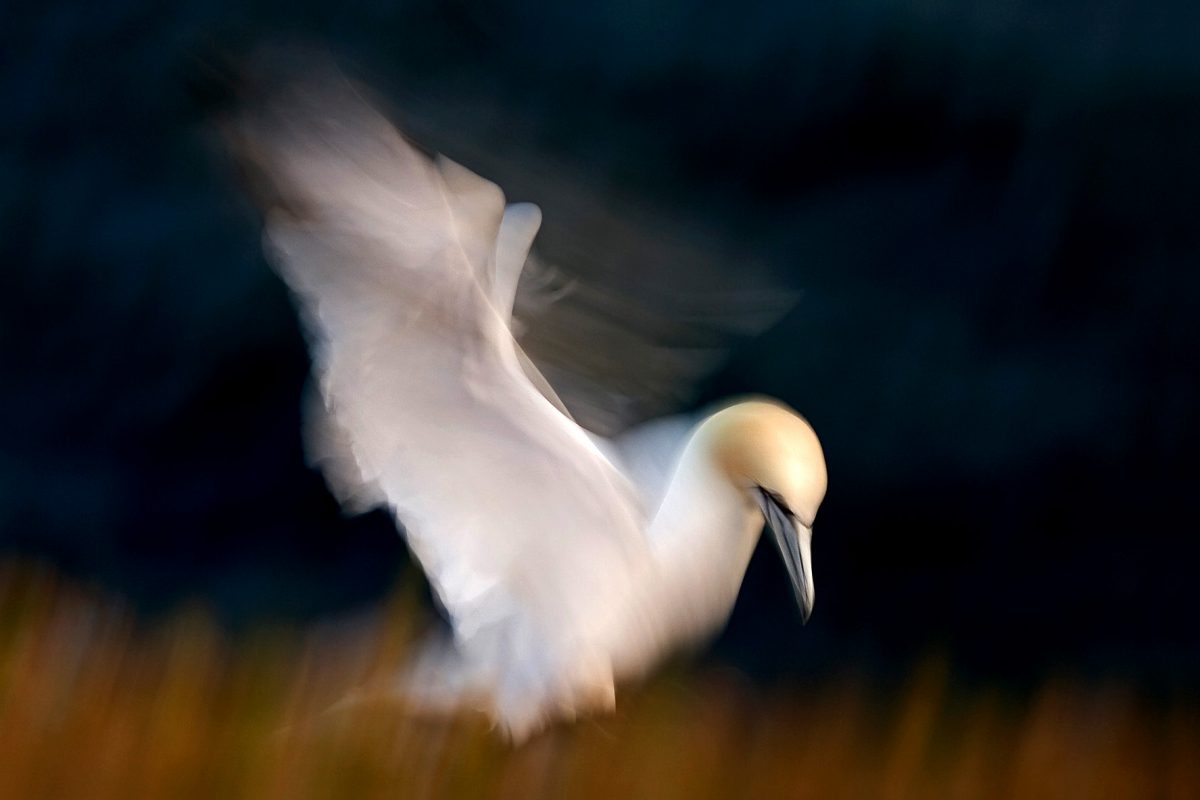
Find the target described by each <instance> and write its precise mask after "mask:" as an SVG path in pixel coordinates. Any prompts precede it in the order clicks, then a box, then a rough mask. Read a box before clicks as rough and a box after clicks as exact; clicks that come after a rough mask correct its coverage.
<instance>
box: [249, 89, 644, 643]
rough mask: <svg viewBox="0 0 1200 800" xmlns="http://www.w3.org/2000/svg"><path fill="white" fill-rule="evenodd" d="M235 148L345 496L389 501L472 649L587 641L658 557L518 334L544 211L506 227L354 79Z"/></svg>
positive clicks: (483, 194)
mask: <svg viewBox="0 0 1200 800" xmlns="http://www.w3.org/2000/svg"><path fill="white" fill-rule="evenodd" d="M231 136H232V139H233V143H234V147H235V149H236V151H237V152H238V153H239V154H240V155H241V156H243V158H244V160H246V161H248V162H249V163H250V165H251V167H252V168H253V169H255V170H256V171H257V172H258V173H259V177H260V178H261V179H264V180H265V181H266V182H267V183H268V184H269V185H270V187H271V189H270V194H269V196H270V197H271V198H272V200H271V201H270V202H269V209H268V212H267V221H266V238H267V242H268V248H269V251H270V253H271V255H272V258H273V261H274V263H275V264H276V265H277V267H278V269H279V271H280V273H281V274H282V275H283V277H284V278H285V280H286V281H287V283H288V284H289V286H290V287H291V288H292V289H293V290H294V292H295V293H296V294H297V295H298V297H299V298H300V301H301V302H300V305H301V311H302V313H303V315H304V316H305V318H306V323H307V327H308V330H309V332H310V334H311V346H312V351H313V360H314V371H315V373H316V377H317V379H318V384H319V389H320V395H321V398H322V399H323V405H324V408H325V411H326V413H327V418H326V419H325V420H324V421H323V423H322V424H320V425H318V426H317V428H318V430H319V431H320V432H319V433H318V434H317V435H316V440H317V444H318V447H321V446H324V447H325V448H326V449H327V450H328V451H329V452H328V453H326V454H325V455H327V456H328V457H329V458H331V459H333V461H334V462H336V468H335V469H334V470H333V471H332V474H331V481H332V483H333V484H334V486H335V488H338V487H339V485H340V488H341V490H342V492H343V493H348V494H351V495H356V496H358V497H363V498H367V499H368V500H370V499H380V498H383V499H386V502H387V504H388V506H389V507H390V508H391V509H392V510H393V512H394V513H395V515H396V516H397V518H398V519H399V520H400V521H401V522H402V523H403V525H404V528H405V531H406V535H407V539H408V542H409V545H410V547H411V549H412V551H413V553H414V555H415V556H416V557H417V559H418V560H419V561H420V563H421V565H422V567H423V568H424V569H425V571H426V573H427V574H428V576H429V578H430V582H431V583H432V585H433V587H434V589H435V590H436V592H437V594H438V596H439V598H440V599H441V601H442V602H443V604H444V605H445V607H446V608H447V610H448V611H449V613H450V614H451V616H452V617H453V620H454V623H455V629H456V634H458V635H459V636H460V637H461V638H462V639H463V640H469V639H470V638H471V637H473V636H475V635H476V634H477V633H479V631H480V630H482V629H484V628H488V627H489V626H490V625H491V623H494V622H497V621H500V620H512V619H513V618H514V617H519V618H520V621H521V623H522V624H521V625H519V626H517V627H519V628H521V629H522V630H530V629H531V626H532V628H534V629H536V630H537V633H536V634H531V635H535V636H542V637H547V636H558V635H560V633H561V636H562V637H569V636H583V635H586V634H587V631H586V630H578V628H577V625H575V623H579V621H580V620H583V619H584V618H585V617H587V616H588V613H589V611H591V610H592V609H591V607H592V606H595V605H596V604H598V603H599V604H603V603H605V602H607V601H608V600H609V599H610V598H613V597H615V596H616V595H618V594H620V593H622V592H624V591H625V590H624V588H623V585H622V581H627V580H629V578H630V576H631V575H632V573H633V571H634V570H633V568H632V567H631V566H630V565H631V564H633V563H634V562H637V561H639V560H644V552H645V551H644V548H645V542H644V539H643V537H642V531H641V528H642V524H641V518H640V512H639V510H638V508H637V504H636V500H635V498H634V495H633V493H632V491H631V490H630V488H629V487H628V485H627V483H626V482H625V479H624V478H623V477H622V476H621V474H620V473H619V472H618V471H617V470H616V468H615V467H614V466H613V465H612V464H611V463H610V462H609V461H608V460H607V459H606V458H605V457H604V456H603V455H602V454H601V453H600V451H599V450H598V449H597V448H596V447H595V445H594V444H593V443H592V442H591V441H590V439H589V438H588V437H587V435H586V434H585V433H584V432H583V431H582V430H581V429H580V428H579V427H578V426H577V425H575V424H574V423H573V422H572V421H571V420H570V419H569V418H568V417H566V416H565V415H563V414H562V413H560V412H559V411H557V410H556V409H555V407H554V406H553V405H552V403H551V402H549V401H548V400H547V399H546V397H544V396H543V395H542V394H541V393H540V392H539V391H538V390H537V389H536V388H535V386H534V385H533V384H532V383H531V381H530V380H529V379H528V378H527V377H526V375H525V373H524V372H523V371H522V365H521V357H520V355H519V351H518V349H517V348H516V347H515V344H514V342H513V340H512V337H511V334H510V332H509V328H508V324H507V308H508V307H509V306H510V305H511V302H512V296H513V294H514V293H515V286H516V283H517V275H518V274H519V271H520V268H521V265H522V264H523V263H524V260H525V255H526V252H527V250H528V247H529V242H530V241H531V240H532V238H533V234H534V232H535V231H536V230H537V225H538V214H537V213H536V209H531V208H530V207H528V206H517V207H513V208H511V209H510V210H509V211H508V212H505V206H504V198H503V195H502V194H501V192H500V190H499V189H498V188H497V187H496V186H495V185H493V184H491V183H490V182H488V181H485V180H483V179H481V178H479V177H478V176H476V175H474V174H472V173H471V172H469V171H468V170H466V169H465V168H463V167H461V166H459V165H457V164H454V163H453V162H450V161H447V160H444V159H438V160H430V159H428V158H426V157H425V156H424V155H422V154H421V153H419V152H418V151H417V150H415V149H414V148H413V147H412V146H411V145H410V144H409V143H408V142H407V141H406V140H404V139H403V137H402V136H401V135H400V134H399V133H398V132H397V131H396V130H395V129H394V128H393V127H392V126H391V125H390V124H389V123H388V122H387V121H386V120H385V119H384V118H383V117H382V116H380V115H379V114H378V113H377V112H376V111H375V110H374V109H373V108H372V107H371V106H370V105H368V104H367V103H366V102H365V101H364V100H362V98H361V96H360V95H359V94H358V93H357V91H356V90H354V89H353V88H352V87H351V86H350V85H349V84H347V83H345V82H344V81H339V80H334V81H332V82H326V83H323V84H315V85H314V84H308V85H306V86H304V87H292V88H289V89H286V90H284V91H282V92H279V93H277V94H276V95H275V96H274V97H273V98H271V99H269V100H268V101H267V102H265V103H263V104H261V105H259V106H256V108H254V109H252V110H250V111H249V112H248V113H246V114H244V115H243V116H242V117H241V118H239V120H238V121H237V122H236V123H235V124H234V125H233V126H232V128H231ZM317 455H318V458H320V457H321V455H322V454H321V453H318V454H317ZM547 620H549V621H547ZM501 627H503V626H501ZM493 630H495V628H493ZM485 638H490V637H485ZM510 644H511V643H510ZM555 645H557V646H562V647H568V646H570V644H569V642H567V641H565V640H562V641H557V642H547V646H549V647H553V646H555Z"/></svg>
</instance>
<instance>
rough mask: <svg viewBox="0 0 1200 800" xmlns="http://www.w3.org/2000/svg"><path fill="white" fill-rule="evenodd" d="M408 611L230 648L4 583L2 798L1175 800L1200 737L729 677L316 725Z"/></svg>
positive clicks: (1010, 701)
mask: <svg viewBox="0 0 1200 800" xmlns="http://www.w3.org/2000/svg"><path fill="white" fill-rule="evenodd" d="M409 608H411V606H410V605H409V604H407V603H404V602H397V603H395V604H394V605H393V607H392V608H391V609H388V613H385V614H380V615H378V616H377V617H376V619H377V620H387V622H386V623H385V622H372V621H370V620H368V621H363V622H358V623H341V624H339V625H328V626H324V627H321V626H317V627H314V628H311V629H308V630H304V631H263V632H261V633H259V634H257V635H250V636H241V637H238V638H237V639H236V640H232V639H230V638H229V637H227V636H226V635H224V634H222V633H221V632H220V631H219V630H218V629H217V628H215V627H214V625H213V624H212V623H211V622H210V621H209V619H208V618H207V617H206V616H205V615H204V614H203V613H200V612H196V611H193V612H187V613H182V614H180V615H177V616H176V617H174V618H172V619H170V620H168V621H165V622H161V623H158V624H154V625H149V626H143V627H141V628H139V627H136V626H135V624H134V621H133V619H132V616H131V614H130V613H129V612H128V611H127V610H126V609H124V608H122V607H121V606H120V604H118V603H116V602H114V601H112V600H110V599H105V598H103V597H101V596H99V595H97V594H95V593H88V592H84V591H81V590H80V589H78V588H77V587H74V586H71V585H69V584H66V583H64V582H63V581H62V580H60V579H58V578H56V577H55V576H54V575H53V574H52V573H50V572H48V571H46V570H45V569H41V568H36V567H30V566H29V565H23V566H21V565H10V566H8V567H6V568H2V569H0V798H41V797H47V798H93V797H94V798H101V797H112V798H138V799H141V798H192V797H194V798H235V797H253V798H288V800H293V799H295V800H302V799H303V798H319V797H338V798H356V799H357V798H369V797H396V798H424V797H497V798H516V799H518V800H523V799H524V798H532V797H569V798H631V797H647V798H689V800H690V799H691V798H723V797H739V798H772V797H780V798H836V797H862V798H884V799H885V800H886V799H887V798H905V797H962V798H974V797H1006V798H1007V797H1017V798H1039V797H1047V798H1064V797H1066V798H1072V800H1074V799H1075V798H1085V797H1122V798H1123V797H1129V798H1157V797H1164V798H1176V797H1178V798H1183V797H1196V796H1198V795H1200V724H1198V723H1200V715H1198V714H1197V709H1196V708H1195V707H1194V706H1192V705H1190V704H1189V705H1185V706H1176V707H1172V708H1170V709H1168V710H1163V709H1154V708H1152V707H1150V706H1147V705H1146V704H1143V703H1142V702H1140V701H1139V700H1138V699H1137V697H1136V695H1135V694H1134V693H1133V692H1130V691H1127V690H1125V689H1123V688H1121V687H1119V686H1112V685H1091V686H1082V685H1075V684H1068V683H1065V682H1053V683H1050V684H1048V685H1046V686H1045V687H1044V688H1043V689H1042V690H1041V691H1040V692H1039V693H1037V695H1036V696H1035V697H1034V698H1033V699H1032V701H1025V702H1022V701H1018V700H1016V699H1014V698H1013V697H1010V696H1006V695H1004V694H1002V693H998V692H987V691H984V692H970V693H967V692H963V691H961V690H957V689H955V688H953V681H952V680H951V678H950V675H949V670H948V668H947V666H946V663H945V661H944V660H931V661H929V662H927V664H926V665H925V666H924V667H923V668H921V669H920V670H918V671H917V672H916V674H915V675H914V676H913V677H912V679H911V681H910V682H909V685H908V686H907V687H906V688H905V689H904V690H903V691H901V692H899V693H895V694H896V695H897V696H894V697H893V696H889V695H888V693H887V692H885V691H882V690H881V689H880V688H879V687H877V686H872V685H871V684H870V682H869V681H866V680H864V679H861V678H847V679H845V680H843V681H841V682H835V683H831V684H826V685H823V686H820V687H810V688H806V689H794V690H791V691H789V692H766V691H764V690H756V689H754V688H752V687H750V686H748V685H746V684H745V683H743V682H740V681H739V680H738V679H737V677H736V676H735V675H733V674H731V673H727V672H717V673H712V674H697V675H689V676H686V677H683V676H681V675H679V674H671V675H668V676H666V677H660V678H658V679H656V680H654V681H653V682H652V683H651V684H649V685H647V686H645V687H642V688H640V689H637V690H634V691H627V692H624V693H623V694H622V695H621V697H620V699H619V705H620V709H619V711H618V713H617V714H616V715H615V716H611V717H606V718H601V719H596V720H587V721H583V722H580V723H578V724H574V725H561V726H558V727H556V728H554V729H552V730H551V731H549V732H548V733H546V734H544V735H542V736H540V737H538V738H536V739H534V740H533V741H531V742H529V743H528V744H526V745H524V746H521V747H518V748H511V747H509V746H507V745H505V744H504V743H503V742H501V741H499V740H498V739H497V738H496V737H495V736H494V735H492V733H491V732H490V731H489V730H488V727H487V725H486V723H484V722H483V721H482V720H480V719H459V720H455V721H450V722H439V721H432V720H428V719H425V720H422V719H417V718H413V717H411V716H408V715H406V714H405V713H404V711H403V709H401V708H398V707H395V706H388V705H387V704H377V705H375V706H368V707H363V708H359V709H356V710H353V711H349V712H343V713H338V714H327V713H323V712H324V711H325V710H326V709H327V708H328V707H329V705H330V704H331V703H332V702H334V701H336V700H337V699H338V698H339V697H340V696H342V694H344V692H345V691H346V690H347V688H349V687H351V686H354V685H364V684H366V685H370V684H371V683H372V682H374V681H377V680H380V679H382V678H383V676H386V674H387V673H388V670H389V668H390V666H389V665H394V664H396V663H397V662H398V661H399V660H400V658H401V656H402V654H403V649H404V646H405V642H406V641H407V640H408V639H409V638H410V637H409V628H408V627H407V625H408V621H409V620H412V619H413V617H414V615H413V614H411V613H408V610H407V609H409Z"/></svg>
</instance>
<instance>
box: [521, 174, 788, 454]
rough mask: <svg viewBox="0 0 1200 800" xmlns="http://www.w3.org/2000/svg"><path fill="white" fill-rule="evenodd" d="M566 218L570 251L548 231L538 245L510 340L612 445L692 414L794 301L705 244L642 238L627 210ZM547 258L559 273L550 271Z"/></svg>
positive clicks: (663, 224) (656, 231)
mask: <svg viewBox="0 0 1200 800" xmlns="http://www.w3.org/2000/svg"><path fill="white" fill-rule="evenodd" d="M558 191H559V192H560V193H563V194H566V193H574V194H577V195H578V194H580V193H581V190H578V189H576V190H563V189H559V190H558ZM546 202H555V200H553V199H552V198H551V197H547V198H546ZM580 207H582V209H583V210H580ZM610 208H612V209H615V210H609V209H610ZM563 209H564V212H565V213H563V214H560V213H559V211H558V207H557V206H556V213H555V219H556V221H557V222H556V224H557V225H559V226H560V227H561V226H563V225H565V226H567V227H568V228H569V233H567V234H566V236H568V237H570V241H569V242H566V241H563V240H562V239H561V238H556V237H557V235H558V232H557V231H556V230H554V231H546V232H544V233H543V236H542V237H541V238H540V239H539V254H538V255H537V257H531V258H530V260H529V261H528V262H527V263H526V266H525V271H524V273H523V274H522V276H521V278H522V279H521V283H520V286H519V288H518V292H517V298H516V303H515V309H514V317H515V319H516V324H515V325H514V329H515V330H516V331H517V332H518V334H519V339H520V341H521V345H522V346H523V347H524V348H525V349H526V351H527V352H528V353H529V354H530V356H531V357H532V359H533V361H534V362H535V363H536V364H537V365H538V367H539V368H540V369H541V371H542V372H543V373H544V374H545V376H546V378H547V379H548V380H549V382H550V384H551V385H552V386H553V387H554V389H555V391H556V392H557V393H558V394H559V396H560V397H561V398H562V401H563V402H564V404H565V405H566V407H567V408H568V409H570V411H571V413H572V414H573V415H574V417H575V419H577V420H578V421H579V423H580V424H581V425H583V426H584V427H585V428H587V429H588V430H590V431H593V432H594V433H597V434H600V435H602V436H606V437H615V436H617V435H619V434H621V433H622V432H625V431H627V430H629V429H631V428H633V427H634V426H637V425H639V424H641V423H645V422H647V421H649V420H653V419H657V418H659V417H662V416H666V415H669V414H673V413H677V412H679V411H682V410H688V409H691V408H694V407H695V405H696V403H697V401H698V400H699V399H700V397H701V395H702V394H703V392H704V389H705V382H706V380H707V379H709V378H710V377H712V376H713V375H714V374H715V373H716V372H717V371H718V370H719V369H720V368H721V367H722V366H723V365H724V363H725V362H726V360H727V359H728V357H729V355H730V354H731V353H732V352H733V350H734V349H735V348H736V347H737V346H738V345H739V344H740V343H742V342H745V341H749V340H750V339H751V338H752V337H754V336H755V335H757V334H759V333H761V332H762V331H764V330H765V329H766V328H768V327H769V326H770V325H772V324H774V323H775V322H776V321H778V320H779V319H780V318H782V317H783V316H784V314H786V313H787V312H788V311H789V310H790V309H791V308H793V307H794V305H795V303H796V300H797V297H798V295H797V293H796V292H794V291H791V290H788V289H786V288H783V287H781V286H780V285H779V283H778V282H777V281H774V280H772V279H771V278H770V277H769V276H767V275H764V274H763V272H762V271H761V270H753V269H747V268H745V267H746V261H747V260H748V259H746V258H745V257H744V256H739V255H738V254H737V253H731V252H729V251H728V249H727V248H721V247H717V246H713V247H705V246H703V245H697V244H695V243H696V242H697V241H699V242H704V236H703V235H702V234H699V233H696V232H690V233H689V234H688V235H683V234H681V233H678V232H677V231H676V230H675V229H674V228H673V227H672V223H671V222H670V221H668V220H666V219H662V220H659V221H658V222H657V223H656V227H655V228H653V229H647V228H646V227H645V226H644V225H642V224H640V223H639V222H635V221H634V219H633V218H634V217H635V216H636V211H635V210H631V209H630V207H629V206H626V205H623V204H621V203H602V202H600V201H596V202H594V203H593V202H591V201H590V200H589V199H586V198H585V199H583V200H580V199H579V198H578V197H576V198H575V202H574V203H572V202H569V201H568V202H564V203H563ZM572 212H574V213H572ZM560 217H564V218H565V219H559V218H560ZM546 234H550V235H549V236H547V235H546ZM544 253H555V254H557V256H559V257H560V258H561V259H562V263H563V264H564V267H563V268H562V269H559V268H557V267H552V266H548V264H547V263H546V262H545V261H543V259H542V254H544ZM567 264H569V267H567V266H565V265H567ZM568 270H569V271H568Z"/></svg>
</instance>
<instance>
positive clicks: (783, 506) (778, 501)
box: [758, 486, 796, 518]
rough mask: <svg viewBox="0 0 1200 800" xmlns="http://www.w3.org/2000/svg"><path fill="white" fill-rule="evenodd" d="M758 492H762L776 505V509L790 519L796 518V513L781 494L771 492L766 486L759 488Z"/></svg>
mask: <svg viewBox="0 0 1200 800" xmlns="http://www.w3.org/2000/svg"><path fill="white" fill-rule="evenodd" d="M758 490H759V491H760V492H762V493H763V495H764V496H766V497H767V498H768V499H770V501H771V502H772V503H774V504H775V507H776V508H778V509H779V510H780V511H782V512H783V513H785V514H787V515H788V516H789V517H793V518H794V517H795V516H796V513H795V512H794V511H792V509H791V508H789V507H788V504H787V503H785V502H783V498H782V497H781V496H780V495H779V492H774V491H771V490H770V489H768V488H766V487H765V486H759V487H758Z"/></svg>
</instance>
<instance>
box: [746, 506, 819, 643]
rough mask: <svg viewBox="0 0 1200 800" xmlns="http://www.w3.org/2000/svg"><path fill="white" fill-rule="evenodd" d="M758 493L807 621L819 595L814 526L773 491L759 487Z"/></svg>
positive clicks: (802, 614)
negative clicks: (814, 566)
mask: <svg viewBox="0 0 1200 800" xmlns="http://www.w3.org/2000/svg"><path fill="white" fill-rule="evenodd" d="M758 495H759V505H760V506H761V507H762V512H763V517H764V518H765V519H766V522H767V527H769V528H770V529H771V532H772V533H773V534H775V543H776V544H777V545H779V552H780V554H781V555H782V556H783V563H784V565H785V566H786V567H787V571H788V575H789V576H790V577H791V579H792V589H793V590H794V591H795V593H796V604H797V605H799V606H800V618H801V619H802V620H803V621H804V622H806V623H807V622H808V618H809V616H810V615H811V614H812V609H813V599H814V597H815V595H816V592H815V590H814V588H813V577H812V528H810V527H808V526H807V525H804V524H802V523H800V522H799V521H798V520H797V519H796V518H795V517H794V516H793V515H792V514H791V512H789V511H788V510H787V509H786V508H784V507H783V506H782V505H781V504H780V502H779V500H778V499H777V498H776V497H775V496H774V495H772V493H770V492H767V491H763V490H759V492H758Z"/></svg>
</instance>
